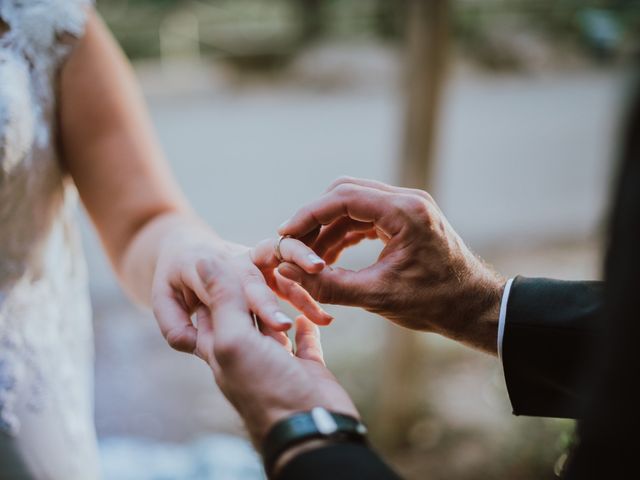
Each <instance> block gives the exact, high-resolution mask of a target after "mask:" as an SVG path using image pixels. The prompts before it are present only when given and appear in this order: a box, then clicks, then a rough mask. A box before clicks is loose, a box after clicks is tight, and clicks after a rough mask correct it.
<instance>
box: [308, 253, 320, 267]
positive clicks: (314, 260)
mask: <svg viewBox="0 0 640 480" xmlns="http://www.w3.org/2000/svg"><path fill="white" fill-rule="evenodd" d="M307 258H308V259H309V260H311V263H314V264H316V265H324V260H322V259H321V258H320V257H319V256H318V255H316V254H315V253H310V254H309V255H307Z"/></svg>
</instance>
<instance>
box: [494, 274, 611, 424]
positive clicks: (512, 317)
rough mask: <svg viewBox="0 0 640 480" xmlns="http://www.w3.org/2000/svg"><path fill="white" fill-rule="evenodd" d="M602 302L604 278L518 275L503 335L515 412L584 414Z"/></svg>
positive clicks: (599, 330)
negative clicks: (585, 279)
mask: <svg viewBox="0 0 640 480" xmlns="http://www.w3.org/2000/svg"><path fill="white" fill-rule="evenodd" d="M602 303H603V284H602V282H570V281H561V280H550V279H545V278H524V277H516V278H515V280H514V282H513V284H512V286H511V292H510V294H509V299H508V303H507V310H506V321H505V330H504V336H503V340H502V363H503V366H504V373H505V379H506V383H507V390H508V391H509V398H510V399H511V405H512V407H513V413H514V414H515V415H532V416H544V417H561V418H580V417H581V414H582V409H583V408H584V403H585V400H586V397H587V396H588V394H589V387H590V384H589V377H590V375H589V373H590V372H592V371H593V370H592V368H591V362H592V360H593V355H594V352H596V351H597V345H598V338H599V336H600V334H601V331H602V327H603V321H602V315H601V309H602Z"/></svg>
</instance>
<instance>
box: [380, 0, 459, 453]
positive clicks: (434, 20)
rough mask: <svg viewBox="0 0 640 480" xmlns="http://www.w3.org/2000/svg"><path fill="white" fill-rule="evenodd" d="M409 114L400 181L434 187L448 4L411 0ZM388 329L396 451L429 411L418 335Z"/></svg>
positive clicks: (387, 412)
mask: <svg viewBox="0 0 640 480" xmlns="http://www.w3.org/2000/svg"><path fill="white" fill-rule="evenodd" d="M407 8H408V10H407V29H408V31H407V53H406V66H405V69H406V71H405V75H406V90H405V91H406V107H405V108H406V116H405V133H404V135H405V137H404V151H403V157H402V161H401V163H400V169H399V171H398V174H397V175H398V180H399V183H400V184H402V185H404V186H407V187H413V188H420V189H426V190H429V191H431V192H433V190H434V187H435V185H434V183H435V182H434V172H435V154H436V139H437V135H438V128H437V127H438V120H439V113H440V103H441V96H442V87H443V80H444V75H445V69H446V59H447V47H448V31H449V2H448V1H447V0H407ZM388 328H389V330H388V333H387V351H386V356H385V358H386V363H385V365H384V369H383V372H382V381H381V385H380V395H379V397H378V398H379V404H378V415H377V419H376V420H377V422H376V424H375V430H376V437H377V439H378V440H379V442H380V446H381V447H382V448H385V449H387V450H394V449H397V448H400V447H402V446H405V445H406V444H407V443H408V442H409V438H408V434H409V431H410V429H411V425H412V424H414V423H415V422H416V420H417V419H418V418H419V416H420V415H421V413H422V412H424V411H425V410H426V409H427V405H426V404H425V401H426V399H425V395H424V394H423V392H424V390H425V387H424V384H425V381H427V380H428V379H425V378H424V375H423V374H422V372H421V368H422V366H423V365H424V363H425V362H424V356H425V352H424V349H423V347H422V342H421V340H422V339H421V336H420V334H419V333H416V332H412V331H409V330H405V329H401V328H399V327H397V326H394V325H391V326H389V327H388Z"/></svg>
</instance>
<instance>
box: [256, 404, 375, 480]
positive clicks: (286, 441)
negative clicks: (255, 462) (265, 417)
mask: <svg viewBox="0 0 640 480" xmlns="http://www.w3.org/2000/svg"><path fill="white" fill-rule="evenodd" d="M366 436H367V427H365V426H364V425H363V424H362V423H361V422H360V421H359V420H358V419H356V418H354V417H351V416H349V415H342V414H340V413H334V412H329V411H328V410H326V409H324V408H322V407H316V408H314V409H313V410H310V411H308V412H302V413H298V414H296V415H293V416H291V417H288V418H285V419H284V420H281V421H279V422H278V423H276V424H275V425H274V426H273V428H271V430H270V431H269V433H268V434H267V436H266V437H265V439H264V442H263V444H262V454H263V457H264V465H265V470H266V472H267V474H268V475H271V473H272V471H273V467H274V465H275V463H276V461H277V460H278V458H279V457H280V455H281V454H282V453H284V452H285V450H287V449H289V448H291V447H293V446H294V445H297V444H299V443H303V442H305V441H307V440H311V439H318V438H320V439H322V438H326V439H335V440H339V441H352V442H358V443H365V442H366Z"/></svg>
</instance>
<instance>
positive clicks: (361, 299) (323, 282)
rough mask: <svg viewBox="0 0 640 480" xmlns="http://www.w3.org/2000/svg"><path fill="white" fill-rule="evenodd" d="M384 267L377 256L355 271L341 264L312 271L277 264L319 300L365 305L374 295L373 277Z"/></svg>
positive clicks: (289, 277) (375, 293)
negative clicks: (373, 260)
mask: <svg viewBox="0 0 640 480" xmlns="http://www.w3.org/2000/svg"><path fill="white" fill-rule="evenodd" d="M384 268H386V265H385V261H384V260H380V261H378V262H377V263H376V264H374V265H372V266H370V267H367V268H365V269H363V270H360V271H357V272H354V271H353V270H347V269H344V268H334V269H329V268H326V269H324V270H323V271H322V272H320V273H317V274H313V275H312V274H308V273H306V272H305V271H304V270H302V269H300V268H299V267H297V266H296V265H293V264H291V263H283V264H281V265H280V266H279V267H278V273H280V275H282V276H283V277H285V278H288V279H289V280H292V281H294V282H296V283H298V284H300V285H301V286H302V287H303V288H304V289H305V290H306V291H307V292H309V294H310V295H311V296H312V297H313V298H315V299H316V300H318V301H319V302H321V303H329V304H333V305H348V306H359V307H369V306H373V305H374V303H375V301H376V298H377V296H378V291H377V288H376V285H377V280H378V278H380V274H381V272H382V270H383V269H384Z"/></svg>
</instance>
